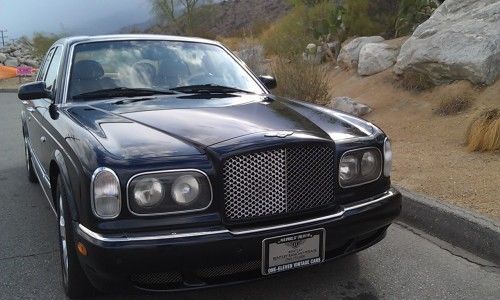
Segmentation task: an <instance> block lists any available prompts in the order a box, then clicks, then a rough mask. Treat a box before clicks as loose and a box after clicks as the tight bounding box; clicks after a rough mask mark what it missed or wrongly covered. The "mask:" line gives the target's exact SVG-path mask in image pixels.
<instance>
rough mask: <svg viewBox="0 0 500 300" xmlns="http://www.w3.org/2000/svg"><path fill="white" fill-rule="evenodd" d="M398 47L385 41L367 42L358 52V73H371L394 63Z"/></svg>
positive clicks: (375, 72)
mask: <svg viewBox="0 0 500 300" xmlns="http://www.w3.org/2000/svg"><path fill="white" fill-rule="evenodd" d="M398 54H399V48H397V47H393V46H391V45H389V44H386V43H368V44H365V45H364V46H363V48H361V51H360V52H359V62H358V74H359V75H373V74H377V73H379V72H382V71H384V70H386V69H388V68H390V67H392V65H394V63H395V62H396V59H397V57H398Z"/></svg>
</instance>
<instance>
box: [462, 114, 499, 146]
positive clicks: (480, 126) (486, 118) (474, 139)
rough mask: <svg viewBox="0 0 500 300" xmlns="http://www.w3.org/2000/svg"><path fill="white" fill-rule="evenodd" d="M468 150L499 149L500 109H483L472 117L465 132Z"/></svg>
mask: <svg viewBox="0 0 500 300" xmlns="http://www.w3.org/2000/svg"><path fill="white" fill-rule="evenodd" d="M465 142H466V144H467V149H468V150H469V151H497V150H500V109H499V108H495V109H489V110H485V111H483V112H481V113H479V114H477V115H476V116H474V117H473V118H472V121H471V122H470V124H469V127H468V128H467V131H466V134H465Z"/></svg>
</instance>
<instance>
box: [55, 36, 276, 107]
mask: <svg viewBox="0 0 500 300" xmlns="http://www.w3.org/2000/svg"><path fill="white" fill-rule="evenodd" d="M113 41H120V42H126V41H165V42H184V43H198V44H206V45H213V46H216V47H219V48H221V49H222V50H224V51H225V52H226V53H227V54H228V55H229V57H231V58H232V59H233V60H234V61H235V62H236V64H238V65H239V66H240V67H241V68H242V69H243V70H244V71H245V72H246V73H247V74H248V75H249V76H250V77H251V78H252V79H253V80H254V81H255V83H256V84H257V85H258V86H259V87H260V89H261V90H262V92H263V95H265V94H268V93H269V90H268V89H267V88H266V87H265V86H264V84H263V83H262V82H261V81H260V80H259V79H258V77H257V76H256V75H255V74H254V73H253V72H252V71H251V70H250V68H249V67H248V66H247V65H246V64H245V63H242V60H241V59H240V58H238V57H237V56H236V55H235V54H234V53H232V52H231V51H230V50H229V49H228V48H226V47H225V46H224V45H222V44H221V43H219V42H216V41H211V40H202V39H201V40H196V39H195V40H192V39H185V38H182V37H178V38H174V37H171V36H161V35H160V36H150V35H145V36H132V37H131V36H126V35H124V36H110V37H103V38H94V39H92V38H89V39H88V40H84V41H79V42H75V43H73V44H71V46H70V48H69V55H68V57H67V60H66V74H65V78H64V90H63V93H62V96H63V98H62V99H61V104H63V105H64V104H66V103H67V100H68V93H69V81H70V73H71V67H72V66H73V56H74V55H73V54H74V52H75V47H76V46H78V45H82V44H90V43H100V42H113Z"/></svg>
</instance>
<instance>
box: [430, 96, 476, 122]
mask: <svg viewBox="0 0 500 300" xmlns="http://www.w3.org/2000/svg"><path fill="white" fill-rule="evenodd" d="M474 99H475V97H474V95H473V94H472V93H471V92H466V93H464V94H462V95H451V96H447V97H445V98H443V99H442V100H441V102H440V103H439V106H438V108H437V110H436V113H437V114H438V115H441V116H451V115H456V114H458V113H461V112H463V111H466V110H467V109H469V108H470V107H471V106H472V103H473V101H474Z"/></svg>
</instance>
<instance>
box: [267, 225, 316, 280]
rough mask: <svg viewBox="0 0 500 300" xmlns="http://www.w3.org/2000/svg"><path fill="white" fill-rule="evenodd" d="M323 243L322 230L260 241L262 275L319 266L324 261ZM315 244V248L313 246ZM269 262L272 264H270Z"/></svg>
mask: <svg viewBox="0 0 500 300" xmlns="http://www.w3.org/2000/svg"><path fill="white" fill-rule="evenodd" d="M325 242H326V230H325V229H324V228H318V229H312V230H306V231H301V232H295V233H291V234H285V235H281V236H274V237H270V238H266V239H264V240H263V241H262V268H261V271H262V275H271V274H276V273H280V272H284V271H289V270H293V269H300V268H304V267H308V266H312V265H317V264H321V263H322V262H324V261H325ZM316 243H317V246H314V245H315V244H316ZM271 252H272V253H271ZM285 252H286V253H285ZM277 255H278V256H277ZM294 255H295V256H294ZM281 256H284V257H281ZM271 260H274V262H273V263H272V262H271ZM280 260H281V262H280Z"/></svg>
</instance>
